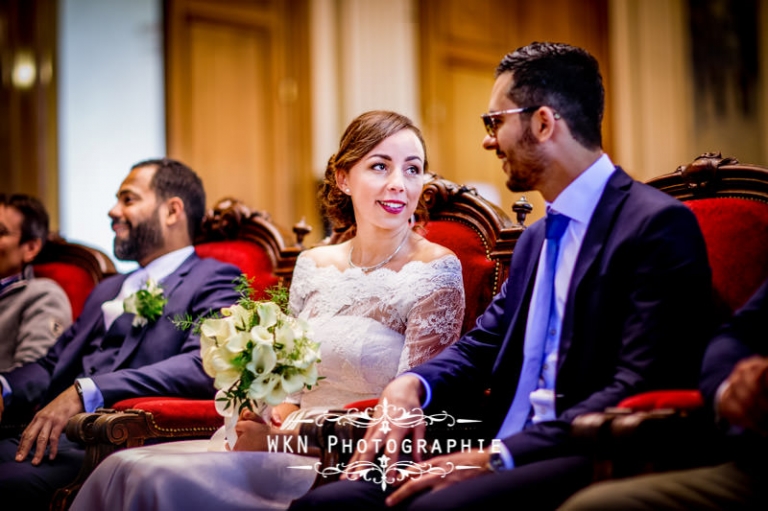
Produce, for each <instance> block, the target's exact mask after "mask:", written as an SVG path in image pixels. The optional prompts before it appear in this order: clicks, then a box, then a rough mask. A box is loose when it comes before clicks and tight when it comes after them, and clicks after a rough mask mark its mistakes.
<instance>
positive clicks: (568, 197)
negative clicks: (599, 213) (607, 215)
mask: <svg viewBox="0 0 768 511" xmlns="http://www.w3.org/2000/svg"><path fill="white" fill-rule="evenodd" d="M615 170H616V167H615V166H614V164H613V162H611V159H610V158H609V157H608V155H607V154H605V153H603V155H602V156H600V158H598V159H597V160H595V162H594V163H593V164H592V165H590V166H589V167H588V168H587V170H585V171H584V172H582V173H581V174H580V175H579V176H578V177H577V178H576V179H574V180H573V182H571V184H569V185H568V186H567V187H566V188H565V190H563V191H562V192H560V195H558V196H557V197H556V198H555V200H554V201H553V202H552V203H547V210H549V209H550V208H551V209H553V210H555V211H557V212H558V213H562V214H564V215H566V216H567V217H568V218H570V219H571V220H574V221H576V222H579V223H583V224H588V223H589V221H590V219H591V218H592V213H593V212H594V211H595V208H596V207H597V203H598V201H599V200H600V197H601V196H602V195H603V190H604V189H605V185H606V184H608V179H610V177H611V175H612V174H613V172H614V171H615Z"/></svg>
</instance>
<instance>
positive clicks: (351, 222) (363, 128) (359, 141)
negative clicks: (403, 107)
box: [318, 110, 427, 234]
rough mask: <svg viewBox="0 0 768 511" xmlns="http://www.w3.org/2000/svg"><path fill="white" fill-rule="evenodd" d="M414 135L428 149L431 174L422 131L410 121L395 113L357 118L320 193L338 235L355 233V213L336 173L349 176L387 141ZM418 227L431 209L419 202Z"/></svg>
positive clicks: (331, 162) (372, 113)
mask: <svg viewBox="0 0 768 511" xmlns="http://www.w3.org/2000/svg"><path fill="white" fill-rule="evenodd" d="M404 129H408V130H411V131H413V132H414V133H415V134H416V136H417V137H418V138H419V141H421V146H422V148H423V149H424V172H425V173H426V172H427V156H426V155H427V147H426V144H425V143H424V137H423V136H422V134H421V130H420V129H419V128H417V127H416V125H415V124H413V121H411V120H410V119H409V118H408V117H406V116H404V115H400V114H398V113H395V112H389V111H384V110H373V111H370V112H366V113H364V114H361V115H359V116H358V117H357V118H355V119H354V120H353V121H352V122H351V123H350V124H349V126H347V129H346V130H345V131H344V134H343V135H342V136H341V142H340V143H339V150H338V152H337V153H336V154H334V155H333V156H331V158H330V159H329V160H328V165H327V166H326V168H325V178H324V179H323V183H322V185H321V186H320V191H319V193H318V196H319V200H320V206H321V211H322V213H323V215H324V216H325V217H326V218H327V219H328V221H329V222H330V224H331V226H332V228H333V230H334V231H336V232H343V231H346V230H348V229H352V231H354V227H355V225H356V224H355V212H354V209H353V208H352V199H351V198H350V196H349V195H347V194H346V193H344V191H343V190H341V189H340V188H339V186H338V185H337V184H336V171H337V170H341V171H342V172H347V173H348V172H349V171H350V169H351V168H352V167H354V166H355V164H357V162H359V161H360V160H362V159H363V157H364V156H365V155H366V154H368V153H369V152H371V151H372V150H373V148H374V147H376V146H377V145H379V144H380V143H381V141H382V140H384V139H385V138H387V137H389V136H391V135H394V134H395V133H397V132H398V131H400V130H404ZM415 216H416V223H418V224H424V223H426V220H427V209H426V207H425V205H424V203H423V202H422V200H421V199H419V205H418V206H417V208H416V212H415ZM350 234H353V232H350Z"/></svg>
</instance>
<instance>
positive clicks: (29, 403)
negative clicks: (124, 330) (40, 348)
mask: <svg viewBox="0 0 768 511" xmlns="http://www.w3.org/2000/svg"><path fill="white" fill-rule="evenodd" d="M123 279H124V276H115V277H110V278H109V279H106V280H105V281H104V282H102V283H100V284H99V285H98V286H96V288H95V289H94V290H93V291H92V292H91V294H90V295H88V298H87V300H86V302H85V305H84V306H83V313H81V314H80V316H79V317H78V318H77V320H75V322H74V323H73V324H72V325H71V326H70V327H69V328H67V329H66V330H65V331H64V333H63V334H61V335H60V336H59V338H58V339H57V340H56V342H55V343H54V345H53V346H52V347H51V348H50V349H49V350H48V352H47V353H46V354H45V356H43V357H42V358H40V359H38V360H37V361H35V362H31V363H27V364H24V365H22V366H21V367H17V368H16V369H13V370H12V371H10V372H8V373H6V374H4V376H5V378H6V380H7V381H8V384H9V386H10V387H11V389H12V394H11V395H10V398H9V400H8V403H7V405H8V406H9V407H12V408H13V409H15V410H18V411H19V412H18V413H20V414H24V413H29V411H31V410H34V408H35V407H37V406H38V405H39V404H41V402H42V400H43V398H44V396H45V395H46V392H47V391H48V388H49V387H50V385H51V379H52V376H53V372H54V370H55V368H56V366H57V364H58V362H59V358H60V357H61V354H62V353H63V352H64V351H65V350H67V349H68V348H70V345H71V344H72V342H74V341H75V340H76V339H78V338H79V337H80V336H81V335H83V334H84V333H85V331H86V330H87V329H88V328H89V326H88V325H89V323H91V322H92V321H93V314H101V303H102V302H103V301H105V300H109V299H111V298H113V297H114V296H115V295H116V294H117V291H118V290H119V289H120V285H121V284H122V281H123ZM74 376H75V375H73V379H74Z"/></svg>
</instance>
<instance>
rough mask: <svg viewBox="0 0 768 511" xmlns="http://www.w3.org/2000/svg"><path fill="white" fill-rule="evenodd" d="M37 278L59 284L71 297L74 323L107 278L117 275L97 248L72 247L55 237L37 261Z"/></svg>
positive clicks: (35, 270)
mask: <svg viewBox="0 0 768 511" xmlns="http://www.w3.org/2000/svg"><path fill="white" fill-rule="evenodd" d="M32 268H33V269H34V272H35V276H37V277H44V278H48V279H52V280H55V281H56V282H57V283H58V284H59V285H60V286H61V287H62V288H63V289H64V292H66V293H67V297H68V298H69V303H70V305H71V306H72V319H73V320H74V319H76V318H77V317H78V316H79V315H80V312H82V310H83V304H85V299H86V298H88V295H89V294H90V292H91V291H92V290H93V288H94V287H96V284H98V283H99V282H101V281H102V280H103V279H104V278H106V277H109V276H110V275H114V274H115V273H117V270H116V269H115V264H114V263H113V262H112V260H111V259H110V258H109V256H108V255H107V254H105V253H104V252H102V251H101V250H98V249H96V248H93V247H88V246H86V245H81V244H79V243H71V242H68V241H67V240H65V239H64V238H62V237H61V236H58V235H55V234H54V235H52V236H51V237H50V239H49V240H48V242H47V243H46V244H45V245H44V246H43V250H42V251H41V252H40V254H38V256H37V257H36V258H35V260H34V262H33V264H32Z"/></svg>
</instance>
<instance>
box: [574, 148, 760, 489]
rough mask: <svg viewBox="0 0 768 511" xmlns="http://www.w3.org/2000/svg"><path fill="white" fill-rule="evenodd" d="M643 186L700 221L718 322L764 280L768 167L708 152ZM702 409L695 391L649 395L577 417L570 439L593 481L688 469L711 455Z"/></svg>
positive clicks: (710, 428)
mask: <svg viewBox="0 0 768 511" xmlns="http://www.w3.org/2000/svg"><path fill="white" fill-rule="evenodd" d="M648 183H649V184H650V185H652V186H655V187H657V188H659V189H660V190H663V191H665V192H667V193H669V194H670V195H672V196H674V197H677V198H678V199H680V200H681V201H684V203H685V204H686V205H687V206H688V207H690V208H691V210H692V211H693V212H694V214H695V215H696V217H697V219H698V220H699V225H700V226H701V229H702V232H703V234H704V239H705V242H706V244H707V253H708V256H709V262H710V265H711V267H712V279H713V287H714V291H715V296H714V298H713V299H714V301H715V306H716V309H717V310H718V312H719V317H718V318H717V319H718V321H723V320H725V319H727V317H728V316H729V315H730V314H731V313H732V312H734V311H735V310H736V309H738V308H739V307H741V306H742V305H743V304H744V303H745V302H746V301H747V300H748V299H749V297H750V296H751V295H752V294H753V293H754V292H755V291H756V290H757V288H758V287H759V286H760V284H761V283H762V282H763V281H764V280H765V279H766V278H767V277H768V168H765V167H759V166H755V165H745V164H741V163H739V162H738V161H737V160H736V159H734V158H722V157H721V156H720V155H719V154H714V153H707V154H704V155H702V156H699V157H698V158H696V159H695V160H694V161H693V162H692V163H690V164H689V165H684V166H681V167H679V168H678V169H677V170H676V171H675V172H674V173H671V174H667V175H663V176H660V177H658V178H655V179H652V180H650V181H649V182H648ZM702 319H705V318H702ZM702 406H703V402H702V399H701V395H700V393H699V392H698V391H696V390H677V389H671V390H667V391H656V392H648V393H644V394H640V395H637V396H632V397H630V398H628V399H626V400H624V401H623V402H622V403H620V404H619V405H618V407H616V408H611V409H608V410H606V411H605V412H603V413H593V414H586V415H584V416H581V417H578V418H576V419H575V420H574V422H573V432H574V434H575V435H576V436H577V437H578V438H580V439H583V440H584V441H586V442H590V445H592V447H593V448H594V450H595V451H594V454H595V458H596V463H595V479H596V480H600V479H606V478H609V477H618V476H624V475H630V474H636V473H640V472H648V471H658V470H666V469H673V468H683V467H685V466H694V465H696V464H701V463H705V462H708V460H712V459H715V457H716V456H718V452H717V450H716V449H715V445H716V439H717V435H716V432H715V430H714V421H712V420H711V417H710V413H709V411H708V410H704V409H703V408H702ZM704 445H706V446H707V447H706V448H702V446H704Z"/></svg>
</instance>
